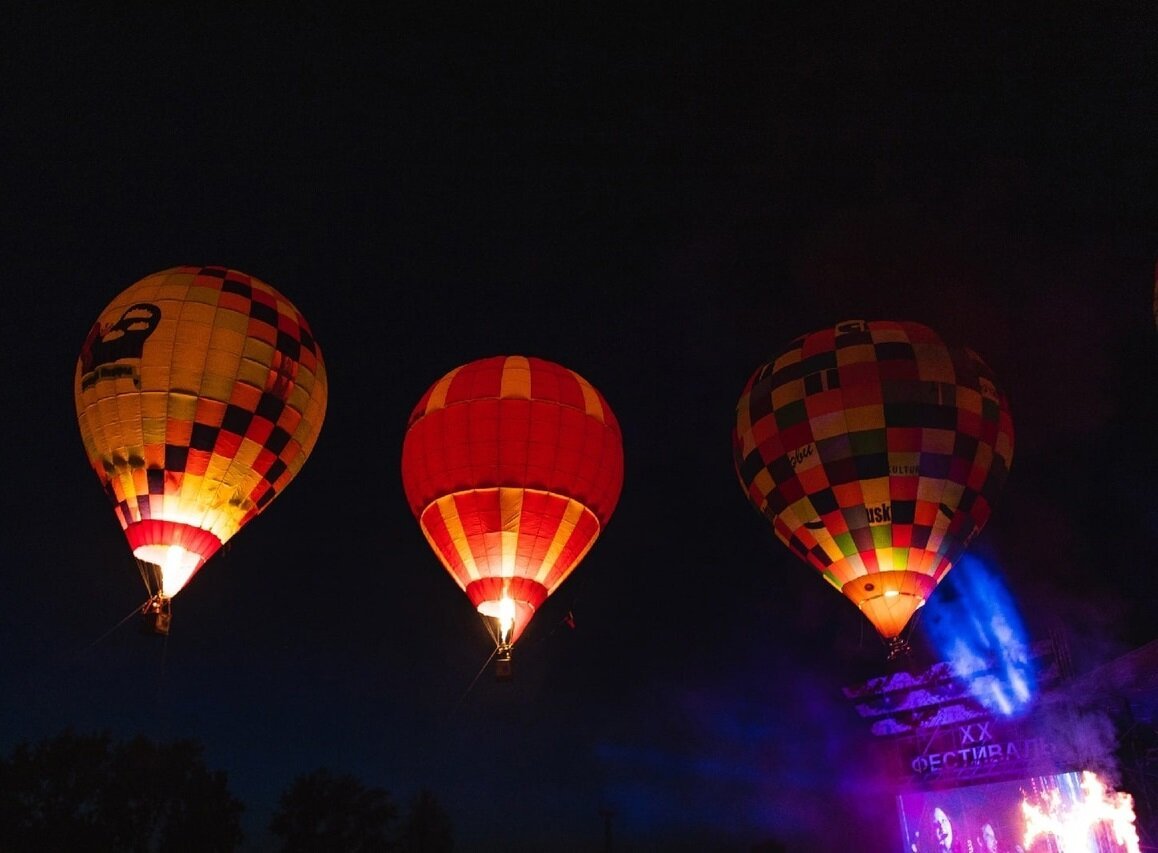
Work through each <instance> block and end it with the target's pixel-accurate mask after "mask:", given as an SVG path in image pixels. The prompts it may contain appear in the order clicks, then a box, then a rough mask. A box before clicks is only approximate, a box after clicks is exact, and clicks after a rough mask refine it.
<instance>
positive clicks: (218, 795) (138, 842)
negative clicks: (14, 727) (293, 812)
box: [0, 732, 244, 853]
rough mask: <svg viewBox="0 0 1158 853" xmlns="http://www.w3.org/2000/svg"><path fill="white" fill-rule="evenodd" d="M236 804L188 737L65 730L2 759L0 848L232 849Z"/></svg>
mask: <svg viewBox="0 0 1158 853" xmlns="http://www.w3.org/2000/svg"><path fill="white" fill-rule="evenodd" d="M243 808H244V807H243V806H242V804H241V803H240V802H239V801H238V800H236V799H234V798H233V796H232V795H231V794H230V793H229V789H228V787H227V785H226V777H225V774H224V773H223V772H220V771H216V772H211V771H209V770H208V769H207V768H206V767H205V764H204V762H203V760H202V757H201V747H200V746H199V745H198V744H197V743H195V742H193V741H188V740H178V741H174V742H173V743H169V744H158V743H154V742H153V741H151V740H149V739H148V738H144V737H137V738H134V739H133V740H131V741H128V742H125V743H117V744H114V743H113V742H112V740H111V739H110V737H109V736H108V735H107V734H99V735H78V734H74V733H73V732H65V733H63V734H61V735H58V736H56V737H54V738H49V739H46V740H43V741H40V742H39V743H36V744H35V745H33V744H29V743H27V742H25V743H21V744H20V745H19V746H17V747H16V748H15V749H14V750H13V751H12V753H11V754H10V755H9V756H7V757H6V758H3V759H0V850H21V851H38V850H53V851H56V850H124V851H132V853H153V851H157V853H183V851H206V853H212V852H213V851H230V850H234V849H235V848H236V847H237V846H238V845H239V844H240V843H241V840H242V837H243V836H242V832H241V812H242V809H243Z"/></svg>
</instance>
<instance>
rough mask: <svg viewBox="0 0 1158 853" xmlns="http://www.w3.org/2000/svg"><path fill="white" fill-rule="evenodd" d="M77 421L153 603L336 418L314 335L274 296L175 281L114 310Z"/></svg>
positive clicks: (123, 298) (202, 277) (193, 270)
mask: <svg viewBox="0 0 1158 853" xmlns="http://www.w3.org/2000/svg"><path fill="white" fill-rule="evenodd" d="M74 391H75V394H76V412H77V419H78V420H79V422H80V434H81V438H82V439H83V441H84V449H85V453H86V454H87V455H88V459H89V462H90V463H91V464H92V466H93V469H94V470H95V471H96V474H97V476H98V477H99V478H100V481H101V484H102V485H103V486H104V488H105V492H106V493H107V494H108V496H109V498H110V500H112V502H113V506H114V509H115V512H116V516H117V520H118V521H119V522H120V523H121V527H122V528H123V529H124V531H125V536H126V537H127V538H128V540H129V545H130V547H131V548H132V551H133V554H134V555H135V556H136V558H137V562H138V565H139V567H140V570H141V577H142V578H143V579H144V581H145V586H146V588H147V589H148V591H149V601H148V603H147V604H146V605H145V608H144V609H143V612H144V613H145V615H146V616H147V617H149V619H150V621H151V622H152V624H153V627H154V628H155V629H156V630H157V631H158V632H160V633H167V631H168V626H169V599H170V598H172V596H174V595H176V594H177V593H178V592H179V591H180V590H181V589H182V587H184V586H185V584H187V583H188V582H189V579H190V578H192V577H193V575H194V573H196V572H197V570H198V569H200V568H201V566H202V565H204V563H205V561H206V560H208V559H209V558H210V557H211V556H212V555H213V553H214V552H215V551H217V549H218V548H220V547H221V545H222V544H224V543H225V542H228V541H229V539H230V538H231V537H232V536H233V535H234V534H235V533H236V532H237V531H238V530H239V529H240V528H241V527H242V526H243V525H244V524H245V523H246V522H248V521H249V520H250V519H251V518H253V517H254V516H255V515H257V514H258V513H260V512H261V511H262V510H263V509H265V507H266V506H268V505H269V502H270V501H272V500H273V499H274V498H275V497H276V496H277V495H278V494H280V493H281V491H282V490H283V489H284V488H285V487H286V485H287V484H288V483H289V481H290V480H292V479H293V478H294V476H295V475H296V474H297V473H298V471H299V470H300V469H301V467H302V465H303V464H304V463H305V460H306V457H307V456H308V455H309V453H310V450H311V449H312V448H313V446H314V442H315V441H316V440H317V437H318V431H319V430H320V429H321V426H322V419H323V418H324V416H325V411H326V370H325V366H324V365H323V363H322V353H321V350H320V349H318V345H317V342H316V341H315V340H314V336H313V334H312V333H311V332H310V327H309V324H307V323H306V321H305V318H304V317H302V315H301V313H299V312H298V310H297V309H296V308H295V307H294V306H293V305H292V304H290V302H289V301H288V300H287V299H286V298H285V297H284V296H282V295H281V294H280V293H278V292H277V291H276V290H274V289H273V288H272V287H270V286H269V285H268V284H266V283H265V282H262V281H259V280H258V279H256V278H253V277H252V276H248V275H246V274H245V273H241V272H237V271H236V270H230V269H225V268H223V267H176V268H174V269H171V270H166V271H164V272H159V273H155V274H154V275H150V276H147V277H145V278H143V279H141V280H140V281H138V282H137V283H136V284H134V285H132V286H131V287H129V288H128V289H127V290H125V291H124V292H123V293H122V294H121V295H120V296H118V297H117V298H116V299H114V300H113V301H112V302H111V303H110V304H109V306H108V307H107V308H105V310H104V311H103V312H101V315H100V317H99V318H98V320H97V322H96V324H95V325H94V326H93V327H92V330H91V331H90V332H89V334H88V338H87V340H86V341H85V343H84V347H83V349H82V350H81V354H80V359H79V361H78V362H77V366H76V379H75V382H74Z"/></svg>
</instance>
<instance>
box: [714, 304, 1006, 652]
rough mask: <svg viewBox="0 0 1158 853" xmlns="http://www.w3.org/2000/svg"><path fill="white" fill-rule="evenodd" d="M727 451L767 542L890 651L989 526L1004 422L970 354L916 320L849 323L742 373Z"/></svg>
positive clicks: (1001, 463)
mask: <svg viewBox="0 0 1158 853" xmlns="http://www.w3.org/2000/svg"><path fill="white" fill-rule="evenodd" d="M733 451H734V457H735V464H736V471H737V473H738V474H739V477H740V483H741V485H742V486H743V488H744V491H745V493H746V494H747V495H748V498H749V499H750V500H751V501H752V503H753V504H754V505H755V506H756V508H757V509H758V510H759V511H760V512H761V513H762V514H763V515H764V516H765V517H766V518H767V519H768V520H769V521H770V522H771V523H772V526H773V529H774V530H775V532H776V535H777V536H778V537H779V538H780V539H781V541H783V542H784V543H785V544H786V545H788V547H789V548H790V549H791V550H792V552H793V553H794V554H796V555H797V556H798V557H799V558H800V559H802V560H804V561H805V562H806V563H808V564H809V565H811V566H813V567H814V568H815V569H816V570H817V571H819V572H821V573H822V574H823V576H824V578H825V580H827V581H828V582H829V583H830V584H832V585H833V586H834V587H836V588H837V589H838V590H840V591H841V592H842V593H844V594H845V595H846V596H848V598H849V599H850V600H851V601H852V602H853V603H854V604H856V605H857V607H859V608H860V610H861V612H862V613H864V614H865V616H867V617H868V619H869V621H870V622H872V624H873V625H874V626H875V627H876V629H877V631H878V632H879V633H880V634H881V636H882V637H884V638H885V639H886V640H887V641H889V644H890V647H891V654H893V655H895V654H898V653H900V652H901V651H902V650H903V649H904V647H905V644H904V641H903V639H901V632H902V631H903V630H904V628H905V626H906V624H907V623H908V622H909V619H910V617H911V616H912V615H913V613H914V612H915V611H916V610H917V608H918V607H920V606H921V605H923V604H924V603H925V601H927V600H928V598H929V596H930V595H931V594H932V592H933V589H934V588H935V587H936V585H937V583H938V582H939V581H940V580H941V579H942V578H943V577H944V576H945V573H946V572H948V571H949V569H950V568H952V566H953V564H954V563H955V562H956V561H957V559H958V557H960V555H961V553H962V552H963V551H964V550H965V548H966V547H967V546H968V545H969V543H970V542H971V541H972V540H973V538H974V537H975V536H976V535H977V534H978V532H980V530H981V528H982V527H983V526H984V525H985V522H986V521H987V520H988V519H989V514H990V510H991V508H992V506H993V503H994V500H995V499H996V497H997V494H998V492H999V491H1000V490H1001V487H1002V484H1003V483H1004V482H1005V479H1006V475H1007V473H1008V471H1009V465H1010V462H1011V461H1012V458H1013V422H1012V419H1011V418H1010V414H1009V406H1008V404H1007V402H1006V399H1005V396H1004V395H1003V394H1002V393H1001V392H1000V391H999V390H998V388H997V385H996V383H995V382H994V379H993V374H992V372H991V371H990V369H989V368H988V367H987V366H986V365H985V363H984V362H983V361H982V360H981V358H980V357H978V356H977V354H976V353H974V352H972V351H971V350H968V349H959V348H954V347H949V346H947V345H946V344H945V343H944V342H943V341H942V340H941V339H940V338H939V337H938V336H937V335H936V334H935V333H934V332H933V331H932V330H931V329H928V328H926V327H925V326H922V325H919V324H917V323H907V322H887V321H875V322H864V321H850V322H845V323H841V324H839V325H837V326H836V327H835V328H832V329H825V330H823V331H819V332H815V333H813V334H810V335H805V336H803V337H801V338H798V339H796V340H795V341H793V342H792V343H791V344H790V345H789V346H788V347H787V348H786V349H785V350H784V351H783V352H781V353H780V354H779V355H777V356H776V357H775V358H774V359H773V360H772V361H770V362H769V363H767V364H765V365H764V366H762V367H761V368H760V369H759V370H757V371H756V372H755V373H754V374H753V375H752V377H751V379H749V380H748V384H747V386H746V387H745V388H744V392H743V394H742V395H741V397H740V401H739V404H738V406H737V410H736V428H735V432H734V434H733Z"/></svg>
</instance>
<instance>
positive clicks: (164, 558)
mask: <svg viewBox="0 0 1158 853" xmlns="http://www.w3.org/2000/svg"><path fill="white" fill-rule="evenodd" d="M133 556H134V557H136V558H137V559H138V560H144V561H145V562H146V563H153V564H155V565H157V566H160V567H161V581H162V585H161V594H162V595H165V596H168V597H170V598H172V597H173V596H174V595H176V594H177V593H178V592H180V591H181V589H182V588H183V587H184V586H185V584H187V583H189V579H190V578H191V577H193V573H194V572H195V571H197V568H198V566H200V565H201V557H200V555H198V554H196V553H194V552H193V551H187V550H185V549H184V548H182V547H181V546H180V545H142V546H141V547H140V548H137V549H136V550H135V551H133Z"/></svg>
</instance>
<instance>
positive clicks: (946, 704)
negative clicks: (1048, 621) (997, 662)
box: [844, 639, 1158, 853]
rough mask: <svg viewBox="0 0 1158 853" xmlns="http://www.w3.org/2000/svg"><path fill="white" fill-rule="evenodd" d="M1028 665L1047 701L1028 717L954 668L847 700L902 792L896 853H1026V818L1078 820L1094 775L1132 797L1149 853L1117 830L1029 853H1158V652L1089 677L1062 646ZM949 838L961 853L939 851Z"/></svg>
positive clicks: (1042, 649) (862, 689)
mask: <svg viewBox="0 0 1158 853" xmlns="http://www.w3.org/2000/svg"><path fill="white" fill-rule="evenodd" d="M1027 655H1028V657H1029V662H1030V663H1031V665H1032V667H1033V669H1034V671H1035V672H1036V676H1037V685H1036V690H1037V699H1036V701H1035V702H1034V703H1033V704H1032V706H1031V709H1030V710H1029V711H1028V713H1026V714H1024V715H1022V716H1020V717H1006V716H1003V715H1002V714H1000V713H998V712H995V711H994V710H992V709H991V708H990V707H987V706H986V704H985V703H984V702H982V700H981V699H979V698H978V696H977V695H975V693H974V691H973V690H971V689H970V686H969V684H968V683H967V682H966V680H965V679H962V678H959V677H958V676H957V675H956V674H955V673H954V671H953V668H952V666H951V665H950V664H949V663H945V662H942V663H937V664H934V665H933V666H931V667H929V668H927V669H925V670H923V671H918V672H896V673H893V674H890V675H885V676H880V677H877V678H873V679H870V680H868V681H866V682H863V683H861V684H857V685H853V686H850V687H846V688H845V689H844V694H845V697H846V698H847V699H848V701H849V702H850V703H851V704H852V705H853V707H854V708H855V710H856V711H857V714H858V715H859V716H860V717H861V719H862V720H863V721H864V723H865V725H867V726H868V728H869V730H870V731H871V733H872V734H873V735H874V736H875V739H876V746H877V749H876V750H875V752H876V754H877V756H878V760H879V762H880V766H882V767H885V768H887V774H888V777H889V778H890V779H891V780H892V783H893V785H894V787H895V791H896V797H897V808H898V817H899V822H900V838H901V842H900V844H899V846H898V848H897V849H898V850H904V851H915V853H922V851H925V850H938V849H952V850H957V849H960V850H974V851H985V850H987V849H995V850H1010V851H1013V850H1017V849H1019V848H1020V847H1021V846H1022V845H1023V844H1024V841H1025V836H1026V831H1027V827H1029V828H1031V829H1032V823H1031V818H1030V816H1029V812H1027V811H1026V806H1027V805H1028V806H1031V807H1042V808H1044V807H1045V805H1048V804H1052V806H1053V807H1054V808H1056V809H1058V810H1059V811H1060V812H1068V811H1072V809H1073V808H1074V807H1076V806H1077V805H1079V804H1083V803H1084V802H1085V801H1086V800H1087V799H1088V797H1089V796H1090V792H1089V790H1088V785H1089V784H1092V783H1091V782H1090V780H1089V779H1087V778H1086V777H1085V776H1083V774H1082V771H1086V770H1092V771H1094V772H1096V773H1098V774H1099V775H1100V777H1102V778H1106V779H1107V781H1109V783H1110V784H1111V785H1112V786H1113V787H1114V788H1115V789H1116V790H1117V791H1121V792H1128V793H1129V794H1130V795H1132V800H1133V801H1132V804H1131V810H1132V812H1133V814H1134V816H1135V823H1134V826H1135V827H1136V832H1137V836H1138V838H1139V846H1137V847H1134V846H1132V845H1131V843H1130V842H1129V840H1125V841H1120V840H1118V839H1116V838H1115V836H1114V832H1113V829H1112V827H1111V825H1110V823H1109V822H1108V821H1106V822H1103V823H1102V824H1099V825H1098V826H1096V827H1094V828H1092V829H1090V831H1089V833H1088V838H1086V837H1085V836H1084V837H1083V839H1084V840H1080V841H1078V842H1076V843H1075V842H1073V841H1071V842H1070V843H1069V845H1068V846H1066V845H1065V844H1063V843H1060V842H1057V841H1055V840H1054V839H1053V837H1051V836H1042V838H1041V840H1038V841H1035V842H1033V843H1031V844H1030V846H1028V847H1026V848H1024V849H1026V850H1027V851H1032V853H1038V851H1059V850H1065V851H1066V853H1072V851H1073V850H1074V849H1081V850H1089V851H1098V853H1110V851H1113V852H1114V853H1117V851H1122V850H1131V849H1139V850H1151V849H1158V826H1156V825H1155V824H1156V819H1158V641H1154V642H1151V643H1149V644H1148V645H1145V646H1142V647H1141V648H1138V649H1135V650H1134V651H1133V652H1130V653H1128V654H1126V655H1123V656H1122V657H1120V658H1118V659H1116V660H1113V661H1111V662H1110V663H1108V664H1106V665H1104V666H1102V667H1099V668H1098V669H1096V670H1093V671H1091V672H1088V673H1086V674H1083V675H1081V676H1075V675H1074V673H1073V671H1072V664H1071V661H1070V655H1069V652H1068V648H1067V646H1066V644H1065V643H1064V641H1062V640H1059V639H1051V640H1044V641H1039V642H1037V643H1034V644H1032V645H1031V646H1030V647H1029V648H1028V649H1027ZM986 676H987V674H986V673H984V672H982V673H976V672H975V673H972V674H971V677H970V681H971V682H972V684H974V685H976V684H977V683H978V682H981V683H984V681H985V678H986ZM992 677H993V678H997V677H998V674H997V673H992ZM1110 796H1112V792H1111V793H1110V794H1108V795H1107V797H1110ZM946 833H949V834H951V835H952V836H954V837H955V838H956V841H955V842H953V845H954V846H951V847H941V848H939V847H938V846H937V845H938V843H943V842H945V838H944V836H945V834H946ZM987 842H989V843H990V844H994V845H995V846H993V847H987V846H986V843H987ZM1075 844H1076V846H1075Z"/></svg>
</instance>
